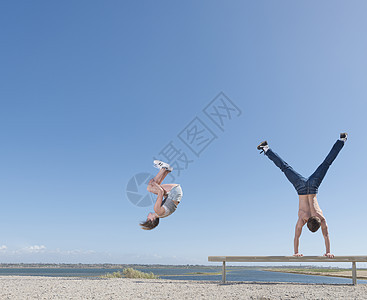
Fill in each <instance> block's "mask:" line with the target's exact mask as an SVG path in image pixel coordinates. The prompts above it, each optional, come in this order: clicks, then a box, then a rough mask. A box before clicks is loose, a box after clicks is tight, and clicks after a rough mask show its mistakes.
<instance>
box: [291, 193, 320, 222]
mask: <svg viewBox="0 0 367 300" xmlns="http://www.w3.org/2000/svg"><path fill="white" fill-rule="evenodd" d="M298 196H299V209H298V217H300V218H302V219H303V221H304V222H305V223H306V222H307V221H308V219H309V218H310V217H312V216H317V217H319V218H320V220H321V222H322V221H323V220H324V219H325V218H324V216H323V214H322V210H321V208H320V206H319V203H318V202H317V197H316V194H309V195H298Z"/></svg>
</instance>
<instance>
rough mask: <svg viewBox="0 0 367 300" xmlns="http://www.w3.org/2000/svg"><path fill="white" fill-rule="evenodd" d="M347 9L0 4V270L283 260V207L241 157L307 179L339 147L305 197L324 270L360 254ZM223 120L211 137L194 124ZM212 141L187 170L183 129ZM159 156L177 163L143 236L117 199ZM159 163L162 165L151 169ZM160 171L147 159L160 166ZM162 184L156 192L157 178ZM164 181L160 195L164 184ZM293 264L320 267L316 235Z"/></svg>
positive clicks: (341, 5) (361, 47)
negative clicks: (263, 152) (174, 203)
mask: <svg viewBox="0 0 367 300" xmlns="http://www.w3.org/2000/svg"><path fill="white" fill-rule="evenodd" d="M366 9H367V4H366V2H364V1H353V2H348V3H347V2H345V1H323V2H321V3H319V2H318V3H310V2H309V1H297V2H294V1H276V2H275V1H274V2H271V1H230V2H228V1H185V2H182V1H154V2H152V1H124V2H123V1H108V2H106V1H104V2H103V1H75V2H68V3H65V2H55V1H53V2H49V1H32V2H30V1H17V3H14V2H9V1H7V2H5V1H3V2H1V3H0V36H1V38H0V45H1V56H0V66H1V68H0V101H1V109H0V126H1V130H0V139H1V147H0V166H1V168H0V200H1V202H0V203H1V210H0V228H1V229H0V261H1V262H82V263H99V262H101V263H102V262H111V263H159V264H160V263H162V264H204V263H207V256H208V255H291V254H292V251H293V234H294V226H295V223H296V221H297V210H298V199H297V194H296V192H295V191H294V190H293V187H292V186H291V184H290V183H288V182H287V180H286V179H285V177H284V175H283V174H282V173H281V172H280V171H279V170H278V169H277V168H276V167H275V166H274V165H273V164H272V163H271V162H270V161H269V160H268V159H267V158H266V157H264V156H260V155H259V154H258V153H257V152H258V151H257V150H256V146H257V144H258V143H259V142H260V141H262V140H264V139H267V140H268V142H269V144H270V146H271V147H272V148H273V149H274V150H275V151H276V152H278V153H279V154H280V155H281V156H282V157H283V158H284V159H285V160H286V161H287V162H288V163H289V164H291V165H292V166H293V167H294V168H295V169H296V170H297V171H298V172H300V173H301V174H303V175H304V176H309V175H310V174H311V173H312V172H313V171H314V170H315V169H316V167H317V166H318V164H319V163H321V161H322V160H323V158H324V157H325V155H326V154H327V153H328V151H329V150H330V148H331V146H332V145H333V143H334V142H335V140H336V139H337V138H338V135H339V132H342V131H347V132H349V134H350V137H349V140H348V142H347V144H346V146H345V147H344V149H343V150H342V152H341V153H340V155H339V157H338V158H337V160H336V161H335V162H334V164H333V165H332V167H331V168H330V170H329V173H328V174H327V177H326V178H325V180H324V182H323V184H322V185H321V187H320V190H319V204H320V206H321V208H322V210H323V212H324V214H325V217H326V219H327V221H328V224H329V230H330V235H331V249H332V252H333V253H334V254H336V255H365V254H366V251H367V240H366V239H365V237H364V232H365V229H364V227H365V226H364V225H365V218H366V211H367V204H366V199H365V197H364V192H365V190H364V188H365V179H366V174H365V170H366V169H367V162H366V159H365V155H364V151H365V149H366V148H367V141H366V138H365V137H366V129H367V128H366V125H365V121H364V119H365V111H366V109H367V104H366V96H367V87H366V79H367V59H366V53H367V39H366V35H365V31H366V26H367V20H366V18H365V13H364V12H365V11H366ZM220 92H223V93H224V94H225V95H226V96H228V98H229V99H231V101H232V102H233V103H235V105H236V106H237V107H238V108H239V109H240V110H241V114H240V115H239V116H237V115H235V116H233V117H232V119H231V120H227V122H226V124H225V128H224V131H221V130H220V129H219V128H218V127H217V126H216V125H215V124H214V123H213V122H211V121H210V119H208V118H207V116H206V115H205V114H204V113H203V109H204V108H205V107H206V106H207V105H208V104H209V103H210V102H211V101H212V100H213V99H214V98H215V97H216V96H217V95H218V94H219V93H220ZM195 117H198V118H200V120H202V121H203V122H205V124H206V125H207V126H208V127H209V128H210V129H211V130H212V131H213V133H214V134H215V135H216V137H217V138H216V139H215V140H214V141H213V142H212V143H211V144H210V145H208V147H207V148H205V150H204V151H203V152H202V153H201V154H200V155H199V157H197V156H195V155H194V154H193V153H192V152H190V149H188V148H187V146H186V145H185V144H183V143H182V141H180V139H179V138H178V134H179V133H180V132H181V131H182V130H183V129H184V128H185V127H186V126H187V125H188V124H189V123H190V122H191V121H192V120H193V119H194V118H195ZM171 141H172V142H173V143H174V144H175V145H176V146H177V147H178V148H179V149H180V150H181V153H186V154H187V155H188V156H190V158H191V159H192V160H193V162H192V163H191V164H189V166H188V167H187V169H186V170H183V171H182V172H181V174H180V176H178V177H177V178H176V179H175V181H176V182H178V183H180V184H181V186H182V188H183V191H184V197H183V199H182V202H181V204H180V206H179V207H178V209H177V211H176V212H175V213H174V215H172V216H170V217H169V218H167V219H164V220H162V221H161V224H160V225H159V226H158V227H157V229H155V230H153V231H151V232H146V231H143V230H141V229H140V228H139V226H138V223H139V221H141V220H143V219H144V218H145V217H146V215H147V214H148V212H149V211H151V210H152V206H151V207H138V206H136V205H134V204H133V203H131V202H130V201H129V199H128V197H127V194H126V186H127V184H128V182H129V180H130V179H131V178H132V177H133V176H134V175H136V174H139V173H141V172H147V173H154V172H155V171H156V170H155V169H154V168H153V167H152V159H153V157H159V155H158V154H159V153H160V151H161V150H162V149H164V148H165V146H166V145H168V143H169V142H171ZM161 156H162V155H161ZM161 158H162V157H161ZM167 179H168V178H167ZM167 182H169V180H167ZM300 250H301V252H302V253H304V254H305V255H322V254H323V253H324V243H323V238H322V235H321V232H318V233H316V234H311V233H310V232H308V231H306V230H304V231H303V234H302V237H301V244H300Z"/></svg>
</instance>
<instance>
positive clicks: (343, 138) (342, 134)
mask: <svg viewBox="0 0 367 300" xmlns="http://www.w3.org/2000/svg"><path fill="white" fill-rule="evenodd" d="M347 138H348V133H346V132H342V133H341V134H340V139H341V140H344V141H346V140H347Z"/></svg>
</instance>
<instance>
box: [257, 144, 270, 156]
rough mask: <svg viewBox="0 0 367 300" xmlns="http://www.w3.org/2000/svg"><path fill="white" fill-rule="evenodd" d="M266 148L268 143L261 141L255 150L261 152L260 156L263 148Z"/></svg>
mask: <svg viewBox="0 0 367 300" xmlns="http://www.w3.org/2000/svg"><path fill="white" fill-rule="evenodd" d="M266 146H268V142H267V141H263V142H261V143H260V144H259V146H257V150H261V152H260V154H261V153H263V152H264V148H265V147H266Z"/></svg>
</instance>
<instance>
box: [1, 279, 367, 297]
mask: <svg viewBox="0 0 367 300" xmlns="http://www.w3.org/2000/svg"><path fill="white" fill-rule="evenodd" d="M366 295H367V285H366V284H360V285H357V286H352V285H345V284H342V285H322V284H296V283H252V282H251V283H249V282H233V283H228V284H225V285H222V284H220V283H218V282H213V281H184V280H164V279H128V278H122V279H101V278H99V279H90V278H89V279H88V278H75V277H72V278H65V277H62V278H60V277H36V276H0V299H83V300H84V299H99V300H104V299H129V300H133V299H160V300H161V299H171V300H172V299H174V300H175V299H177V300H181V299H201V300H204V299H208V300H209V299H210V300H215V299H262V300H267V299H271V300H274V299H291V298H292V299H333V300H335V299H366V297H367V296H366Z"/></svg>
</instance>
